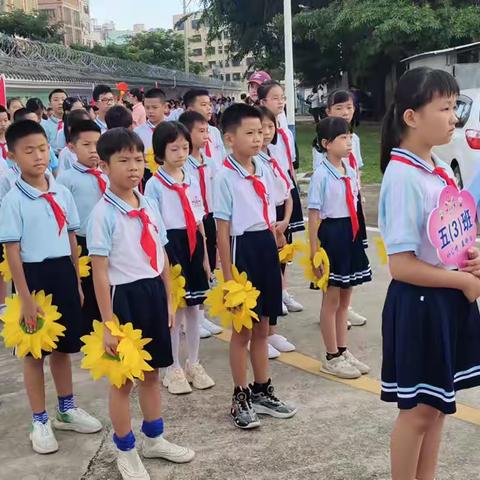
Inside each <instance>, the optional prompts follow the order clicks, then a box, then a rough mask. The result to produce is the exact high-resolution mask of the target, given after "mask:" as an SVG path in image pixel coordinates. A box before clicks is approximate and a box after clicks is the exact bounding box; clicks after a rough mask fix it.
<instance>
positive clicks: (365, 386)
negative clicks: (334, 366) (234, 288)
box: [215, 330, 480, 426]
mask: <svg viewBox="0 0 480 480" xmlns="http://www.w3.org/2000/svg"><path fill="white" fill-rule="evenodd" d="M230 336H231V332H230V331H229V330H224V331H223V332H222V333H221V334H220V335H215V338H218V339H219V340H222V341H224V342H229V341H230ZM275 361H277V362H280V363H284V364H285V365H290V366H291V367H295V368H297V369H299V370H303V371H304V372H307V373H310V374H312V375H316V376H317V377H322V378H325V379H326V380H331V381H333V382H337V383H341V384H343V385H347V386H348V387H351V388H355V389H357V390H363V391H365V392H369V393H374V394H375V395H378V396H379V395H380V382H379V381H378V380H377V379H375V378H372V377H369V376H367V375H363V376H362V377H360V378H357V379H355V380H346V379H343V378H338V377H334V376H333V375H329V374H328V373H323V372H321V371H320V366H321V364H320V361H319V360H317V359H316V358H313V357H309V356H308V355H304V354H303V353H300V352H290V353H282V354H281V355H280V357H278V358H276V359H275ZM453 416H454V417H455V418H457V419H459V420H463V421H464V422H468V423H472V424H474V425H479V426H480V409H478V408H474V407H469V406H468V405H463V404H461V403H457V413H456V414H455V415H453Z"/></svg>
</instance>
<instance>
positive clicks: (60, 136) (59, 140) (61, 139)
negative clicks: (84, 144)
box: [54, 128, 67, 152]
mask: <svg viewBox="0 0 480 480" xmlns="http://www.w3.org/2000/svg"><path fill="white" fill-rule="evenodd" d="M66 146H67V140H66V138H65V130H64V129H63V128H62V129H61V130H59V131H58V132H57V136H56V138H55V145H54V148H55V151H57V152H58V151H60V150H62V149H63V148H65V147H66Z"/></svg>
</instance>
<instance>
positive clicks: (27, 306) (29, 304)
mask: <svg viewBox="0 0 480 480" xmlns="http://www.w3.org/2000/svg"><path fill="white" fill-rule="evenodd" d="M5 248H6V253H7V261H8V264H9V265H10V270H11V272H12V278H13V282H14V284H15V289H16V291H17V293H18V296H19V297H20V302H21V304H22V315H21V317H20V321H22V320H23V321H24V322H25V326H26V327H27V330H28V331H29V332H34V331H35V329H36V328H37V315H42V314H43V311H42V309H41V308H40V307H39V306H38V305H37V303H36V302H35V300H34V299H33V297H32V295H31V294H30V290H29V288H28V285H27V280H26V278H25V271H24V270H23V262H22V258H21V256H20V242H12V243H6V244H5Z"/></svg>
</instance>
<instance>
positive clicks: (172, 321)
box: [168, 304, 175, 330]
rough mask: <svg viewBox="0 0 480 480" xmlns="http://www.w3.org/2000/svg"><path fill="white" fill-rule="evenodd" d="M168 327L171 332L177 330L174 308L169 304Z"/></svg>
mask: <svg viewBox="0 0 480 480" xmlns="http://www.w3.org/2000/svg"><path fill="white" fill-rule="evenodd" d="M168 327H169V328H170V330H173V329H174V328H175V314H174V313H173V308H172V307H171V306H170V304H168Z"/></svg>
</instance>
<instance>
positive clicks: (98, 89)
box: [92, 84, 112, 102]
mask: <svg viewBox="0 0 480 480" xmlns="http://www.w3.org/2000/svg"><path fill="white" fill-rule="evenodd" d="M105 93H112V89H111V88H110V87H109V86H108V85H104V84H100V85H95V88H94V89H93V92H92V97H93V99H94V100H95V101H96V102H98V100H99V99H100V95H104V94H105Z"/></svg>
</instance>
